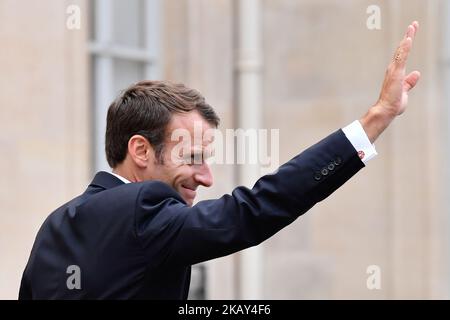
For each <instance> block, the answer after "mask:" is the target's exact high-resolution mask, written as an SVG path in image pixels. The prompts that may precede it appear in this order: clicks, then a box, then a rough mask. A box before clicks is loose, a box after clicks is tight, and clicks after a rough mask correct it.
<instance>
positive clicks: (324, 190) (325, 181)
mask: <svg viewBox="0 0 450 320" xmlns="http://www.w3.org/2000/svg"><path fill="white" fill-rule="evenodd" d="M363 167H364V164H363V162H362V161H361V160H360V159H359V157H358V155H357V152H356V150H355V149H354V148H353V146H352V145H351V143H350V142H349V141H348V139H347V138H346V137H345V135H344V133H343V132H342V130H338V131H336V132H335V133H333V134H331V135H330V136H328V137H327V138H325V139H323V140H322V141H320V142H319V143H317V144H315V145H313V146H312V147H310V148H308V149H307V150H305V151H304V152H302V153H301V154H299V155H298V156H296V157H294V158H293V159H292V160H290V161H288V162H287V163H285V164H284V165H282V166H281V167H280V168H279V169H278V170H277V172H276V173H274V174H269V175H265V176H263V177H261V178H260V179H259V180H258V181H257V182H256V184H255V185H254V187H253V188H252V189H248V188H245V187H237V188H236V189H234V190H233V192H232V193H231V195H224V196H222V197H221V198H219V199H216V200H207V201H201V202H199V203H197V204H196V205H195V206H193V207H189V206H187V205H185V203H184V202H183V201H182V200H181V199H180V198H179V196H178V194H177V193H176V192H175V191H174V190H173V189H172V188H170V187H169V186H166V185H164V184H163V183H160V185H161V186H158V188H156V187H155V186H154V187H152V188H142V189H141V192H140V194H139V196H138V199H137V205H136V214H135V219H136V221H135V227H136V234H137V236H138V238H139V239H140V241H141V242H142V247H143V250H144V252H145V254H146V255H147V258H148V259H149V261H151V262H152V263H156V264H158V265H160V264H163V265H164V264H167V265H191V264H195V263H198V262H201V261H205V260H210V259H214V258H217V257H221V256H225V255H228V254H231V253H234V252H237V251H239V250H242V249H245V248H248V247H251V246H254V245H257V244H259V243H261V242H262V241H264V240H266V239H267V238H269V237H271V236H272V235H274V234H275V233H276V232H278V231H279V230H280V229H282V228H284V227H285V226H287V225H289V224H290V223H292V222H293V221H294V220H295V219H297V218H298V217H299V216H300V215H302V214H303V213H305V212H306V211H308V210H309V209H310V208H311V207H312V206H314V204H316V203H317V202H319V201H321V200H323V199H325V198H326V197H328V196H329V195H330V194H331V193H332V192H334V191H335V190H336V189H338V188H339V187H340V186H341V185H343V184H344V183H345V182H346V181H347V180H348V179H350V178H351V177H352V176H353V175H354V174H356V173H357V172H358V171H359V170H360V169H361V168H363ZM156 189H157V190H158V192H155V190H156Z"/></svg>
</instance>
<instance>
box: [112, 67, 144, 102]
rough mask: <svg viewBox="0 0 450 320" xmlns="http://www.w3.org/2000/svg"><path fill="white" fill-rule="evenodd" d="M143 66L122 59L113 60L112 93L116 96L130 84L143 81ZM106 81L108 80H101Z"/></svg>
mask: <svg viewBox="0 0 450 320" xmlns="http://www.w3.org/2000/svg"><path fill="white" fill-rule="evenodd" d="M144 77H145V64H144V63H142V62H134V61H128V60H123V59H114V81H113V92H114V95H118V94H119V93H120V91H122V90H123V89H126V88H127V87H128V86H130V85H131V84H133V83H135V82H138V81H140V80H144ZM103 80H104V81H108V79H103Z"/></svg>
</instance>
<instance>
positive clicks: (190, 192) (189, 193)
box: [181, 185, 197, 199]
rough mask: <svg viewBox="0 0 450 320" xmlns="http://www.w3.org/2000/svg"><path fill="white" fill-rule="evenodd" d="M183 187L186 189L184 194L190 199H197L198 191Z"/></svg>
mask: <svg viewBox="0 0 450 320" xmlns="http://www.w3.org/2000/svg"><path fill="white" fill-rule="evenodd" d="M181 187H182V188H183V189H184V190H183V191H184V193H185V194H186V195H187V196H188V197H189V198H192V199H193V198H195V196H196V195H197V191H195V189H192V188H189V187H186V186H184V185H181Z"/></svg>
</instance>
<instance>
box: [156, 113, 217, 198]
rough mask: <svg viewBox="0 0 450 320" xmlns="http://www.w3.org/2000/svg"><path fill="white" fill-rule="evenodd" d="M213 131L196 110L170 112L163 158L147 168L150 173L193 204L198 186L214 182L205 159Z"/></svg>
mask: <svg viewBox="0 0 450 320" xmlns="http://www.w3.org/2000/svg"><path fill="white" fill-rule="evenodd" d="M205 132H206V134H205ZM212 132H213V128H212V127H211V126H210V125H209V124H208V122H207V121H206V120H204V119H203V118H202V116H201V115H200V114H199V113H198V112H197V111H191V112H189V113H184V114H174V115H172V119H171V121H170V122H169V125H168V127H167V136H166V139H165V143H164V150H163V154H162V158H163V161H159V162H158V163H156V164H154V165H153V166H150V167H149V168H148V170H149V175H150V176H149V177H150V178H151V179H156V180H160V181H163V182H165V183H167V184H169V185H170V186H172V187H173V188H174V189H175V190H177V191H178V192H179V193H180V195H181V197H182V198H183V199H184V200H185V201H186V203H187V204H188V205H190V206H192V204H193V202H194V198H195V196H196V194H197V193H196V189H197V187H198V186H205V187H210V186H211V185H212V184H213V177H212V173H211V170H210V167H209V165H208V164H207V163H206V161H205V160H206V159H207V158H208V157H209V155H210V154H211V143H212V142H213V140H214V137H213V136H212V134H211V133H212Z"/></svg>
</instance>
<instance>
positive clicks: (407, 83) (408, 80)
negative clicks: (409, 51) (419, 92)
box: [403, 71, 420, 91]
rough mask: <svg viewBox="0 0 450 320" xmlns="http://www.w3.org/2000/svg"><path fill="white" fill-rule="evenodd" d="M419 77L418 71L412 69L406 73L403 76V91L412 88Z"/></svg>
mask: <svg viewBox="0 0 450 320" xmlns="http://www.w3.org/2000/svg"><path fill="white" fill-rule="evenodd" d="M419 79H420V72H419V71H413V72H411V73H410V74H408V75H407V76H406V77H405V80H404V83H403V89H404V90H405V91H409V90H411V89H412V88H414V87H415V86H416V84H417V82H418V81H419Z"/></svg>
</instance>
